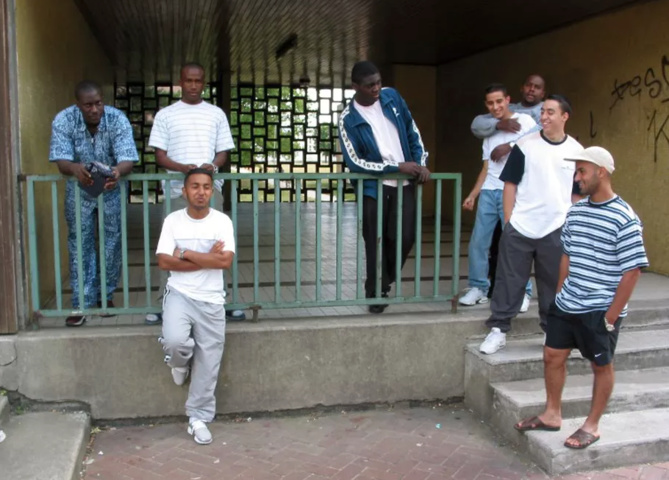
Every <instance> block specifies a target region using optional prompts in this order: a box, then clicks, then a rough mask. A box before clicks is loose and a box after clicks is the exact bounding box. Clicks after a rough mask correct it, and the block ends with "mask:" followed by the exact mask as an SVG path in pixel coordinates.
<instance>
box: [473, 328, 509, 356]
mask: <svg viewBox="0 0 669 480" xmlns="http://www.w3.org/2000/svg"><path fill="white" fill-rule="evenodd" d="M504 347H506V333H502V332H501V331H500V329H499V328H497V327H494V328H493V329H492V330H490V333H489V334H488V336H487V337H485V340H484V341H483V343H482V344H481V346H480V347H479V351H480V352H481V353H485V354H486V355H492V354H493V353H495V352H497V351H498V350H500V349H502V348H504Z"/></svg>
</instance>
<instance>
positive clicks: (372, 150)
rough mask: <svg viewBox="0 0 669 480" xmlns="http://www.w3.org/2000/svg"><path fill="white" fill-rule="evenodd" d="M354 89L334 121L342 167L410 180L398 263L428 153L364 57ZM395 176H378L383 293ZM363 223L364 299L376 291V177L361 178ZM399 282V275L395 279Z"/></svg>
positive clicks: (392, 254)
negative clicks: (416, 185)
mask: <svg viewBox="0 0 669 480" xmlns="http://www.w3.org/2000/svg"><path fill="white" fill-rule="evenodd" d="M351 83H352V86H353V89H354V90H355V96H354V97H353V100H352V101H351V102H350V103H349V104H348V105H347V106H346V108H345V109H344V111H343V112H342V114H341V117H340V119H339V140H340V142H341V149H342V153H343V155H344V160H345V161H346V165H347V166H348V167H349V169H350V170H351V171H352V172H355V173H370V174H376V175H382V174H385V173H404V174H407V175H411V176H412V177H413V178H412V179H411V180H399V181H400V182H402V188H403V189H404V191H403V199H402V212H401V218H402V238H401V252H402V265H401V266H400V268H401V267H402V266H403V265H404V262H405V261H406V258H407V256H408V255H409V252H410V251H411V249H412V248H413V244H414V241H415V235H416V226H415V220H416V197H415V189H414V182H418V183H424V182H426V181H427V180H429V178H430V171H429V170H428V169H427V167H426V163H427V152H426V151H425V148H424V146H423V141H422V140H421V137H420V132H419V131H418V127H416V123H415V122H414V120H413V118H412V117H411V112H410V111H409V109H408V108H407V105H406V103H405V101H404V99H403V98H402V97H401V96H400V94H399V93H397V91H396V90H394V89H392V88H381V74H380V73H379V70H378V69H377V68H376V66H375V65H374V64H373V63H371V62H367V61H362V62H358V63H356V64H355V65H354V66H353V70H352V72H351ZM397 183H398V180H383V198H381V199H380V200H381V202H382V208H383V232H382V234H381V239H382V247H381V255H382V259H381V265H382V274H381V294H382V296H383V297H387V296H388V292H389V291H390V286H391V285H392V284H393V283H394V282H395V280H396V279H395V267H396V265H395V258H396V247H397V238H396V232H397V217H398V213H397V206H398V205H397V188H398V185H397ZM363 196H364V198H363V215H362V216H363V226H362V236H363V238H364V240H365V254H366V257H367V279H366V281H365V293H366V296H367V298H372V297H375V296H376V294H375V292H376V281H377V278H376V237H377V232H376V226H377V200H379V199H377V181H376V180H364V181H363ZM400 281H401V279H400ZM386 306H387V305H371V306H370V307H369V311H370V312H372V313H382V312H383V311H384V310H385V308H386Z"/></svg>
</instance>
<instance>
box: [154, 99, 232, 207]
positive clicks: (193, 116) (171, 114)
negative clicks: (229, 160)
mask: <svg viewBox="0 0 669 480" xmlns="http://www.w3.org/2000/svg"><path fill="white" fill-rule="evenodd" d="M149 146H151V147H153V148H159V149H161V150H165V151H166V152H167V156H168V157H169V158H171V159H172V160H174V161H175V162H178V163H182V164H189V163H192V164H195V165H202V164H203V163H212V162H213V161H214V157H215V156H216V154H217V153H219V152H224V151H227V150H232V149H234V148H235V143H234V141H233V140H232V133H231V132H230V125H229V124H228V118H227V117H226V116H225V113H224V112H223V110H221V109H220V108H218V107H217V106H215V105H212V104H211V103H207V102H204V101H202V102H200V103H198V104H197V105H189V104H187V103H184V102H182V101H181V100H179V101H178V102H177V103H175V104H172V105H170V106H168V107H165V108H163V109H162V110H160V111H159V112H158V113H157V114H156V118H155V119H154V120H153V127H152V128H151V135H150V136H149ZM214 184H215V185H216V188H218V189H219V190H221V188H223V181H221V180H216V181H215V182H214ZM171 186H172V192H171V197H172V198H178V197H180V196H181V188H182V187H183V181H181V180H172V181H171ZM164 187H165V182H164V181H163V188H164Z"/></svg>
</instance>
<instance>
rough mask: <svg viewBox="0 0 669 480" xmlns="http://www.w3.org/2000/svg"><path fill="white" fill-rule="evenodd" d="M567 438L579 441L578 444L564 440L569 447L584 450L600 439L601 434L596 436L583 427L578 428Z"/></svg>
mask: <svg viewBox="0 0 669 480" xmlns="http://www.w3.org/2000/svg"><path fill="white" fill-rule="evenodd" d="M567 440H576V441H578V444H577V445H572V444H570V443H567V442H566V441H565V442H564V446H565V447H567V448H573V449H574V450H583V449H584V448H588V447H589V446H590V445H592V444H593V443H595V442H596V441H597V440H599V436H597V437H596V436H594V435H593V434H592V433H588V432H586V431H585V430H583V429H582V428H579V429H578V430H576V431H575V432H574V433H572V435H571V436H570V437H569V438H568V439H567Z"/></svg>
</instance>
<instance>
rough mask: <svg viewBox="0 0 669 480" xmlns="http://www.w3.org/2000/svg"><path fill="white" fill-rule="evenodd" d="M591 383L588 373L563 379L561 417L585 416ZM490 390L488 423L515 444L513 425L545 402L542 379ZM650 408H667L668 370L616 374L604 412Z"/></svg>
mask: <svg viewBox="0 0 669 480" xmlns="http://www.w3.org/2000/svg"><path fill="white" fill-rule="evenodd" d="M592 382H593V376H592V374H585V375H569V376H568V377H567V383H566V385H565V388H564V391H563V393H562V415H563V417H564V418H574V417H581V416H583V417H584V416H586V415H587V414H588V412H589V410H590V401H591V399H592ZM492 388H493V391H494V397H493V408H492V413H491V424H492V425H493V426H494V427H495V429H496V430H498V431H499V432H500V433H502V434H503V435H504V436H505V437H506V438H508V439H510V440H512V441H514V442H518V441H519V440H520V439H522V438H523V436H522V435H520V434H518V432H517V431H516V430H515V429H514V428H513V424H514V423H516V422H518V421H519V420H520V419H523V418H529V417H531V416H533V415H538V414H539V413H541V412H542V411H543V409H544V404H545V401H546V393H545V389H544V379H543V378H533V379H530V380H521V381H516V382H503V383H496V384H493V385H492ZM653 408H669V367H658V368H648V369H643V370H623V371H621V372H617V374H616V384H615V388H614V390H613V394H612V395H611V399H610V400H609V404H608V407H607V413H617V412H631V411H637V410H648V409H653Z"/></svg>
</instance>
